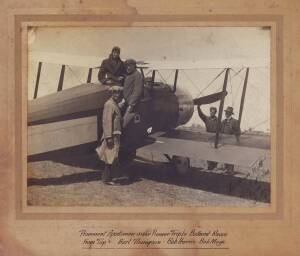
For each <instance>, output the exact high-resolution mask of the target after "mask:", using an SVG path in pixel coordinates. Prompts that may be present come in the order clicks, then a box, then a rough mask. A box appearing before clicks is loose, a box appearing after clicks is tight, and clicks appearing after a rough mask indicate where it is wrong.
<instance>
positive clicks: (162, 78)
mask: <svg viewBox="0 0 300 256" xmlns="http://www.w3.org/2000/svg"><path fill="white" fill-rule="evenodd" d="M157 74H158V75H159V76H160V78H161V80H162V81H163V82H164V83H167V81H166V80H165V79H164V77H163V76H162V74H161V73H160V72H159V71H158V70H157Z"/></svg>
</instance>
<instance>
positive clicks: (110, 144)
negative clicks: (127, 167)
mask: <svg viewBox="0 0 300 256" xmlns="http://www.w3.org/2000/svg"><path fill="white" fill-rule="evenodd" d="M109 91H110V93H111V97H110V99H109V100H108V101H106V103H105V104H104V109H103V117H102V128H103V136H102V139H101V140H102V143H101V146H100V147H98V148H97V149H96V151H97V153H98V156H99V158H100V160H102V161H104V162H105V168H104V171H103V173H102V181H103V182H105V183H106V184H109V185H114V184H115V183H114V182H113V181H112V179H113V178H114V177H113V176H114V174H115V172H116V171H117V169H118V168H119V151H120V139H121V131H122V114H121V110H120V108H119V106H118V103H119V102H120V101H121V99H122V87H120V86H116V85H115V86H112V87H110V88H109Z"/></svg>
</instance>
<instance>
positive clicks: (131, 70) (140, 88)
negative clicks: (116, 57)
mask: <svg viewBox="0 0 300 256" xmlns="http://www.w3.org/2000/svg"><path fill="white" fill-rule="evenodd" d="M125 66H126V72H127V76H126V78H125V80H124V86H123V96H124V100H125V103H126V106H125V107H126V111H125V114H124V122H123V127H126V126H127V124H128V123H129V122H130V121H131V120H132V118H133V117H134V115H135V110H136V107H137V105H138V104H139V102H140V100H141V98H142V97H143V95H144V79H143V76H142V74H141V73H140V72H139V71H138V70H137V69H136V61H135V60H133V59H128V60H126V61H125Z"/></svg>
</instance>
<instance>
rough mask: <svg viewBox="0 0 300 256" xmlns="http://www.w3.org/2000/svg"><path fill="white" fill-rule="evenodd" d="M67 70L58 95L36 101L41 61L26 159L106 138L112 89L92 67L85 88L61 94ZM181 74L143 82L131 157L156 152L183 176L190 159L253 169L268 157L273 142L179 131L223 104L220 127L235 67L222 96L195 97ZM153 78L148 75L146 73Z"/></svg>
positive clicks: (131, 129)
mask: <svg viewBox="0 0 300 256" xmlns="http://www.w3.org/2000/svg"><path fill="white" fill-rule="evenodd" d="M65 67H66V65H62V66H61V72H60V77H59V80H58V85H57V92H56V93H53V94H49V95H46V96H43V97H37V95H38V89H39V80H40V76H41V70H42V62H39V65H38V71H37V76H36V84H35V91H34V99H32V100H30V101H29V102H28V120H27V121H28V127H29V128H28V155H29V156H33V155H39V154H45V153H48V152H52V151H56V150H61V149H67V148H71V147H76V146H79V145H83V144H90V145H91V147H94V148H95V147H96V146H97V143H99V140H100V138H101V135H102V131H101V129H102V128H101V127H102V124H101V122H102V118H101V117H102V109H103V105H104V103H105V101H106V100H107V99H108V97H109V92H108V88H109V86H108V85H102V84H100V83H92V82H91V80H92V74H93V72H97V68H89V70H88V74H87V78H86V83H83V84H80V85H77V86H74V87H72V88H68V89H65V90H63V84H64V73H65ZM138 68H139V69H140V72H141V73H142V74H143V76H144V77H145V75H144V70H145V69H149V67H148V66H147V64H146V63H139V65H138ZM244 70H246V72H245V77H244V83H243V90H242V96H241V100H240V110H239V119H238V120H239V122H241V120H242V113H243V106H244V100H245V96H246V89H247V81H248V74H249V68H245V69H244ZM179 72H180V70H179V69H175V76H174V81H173V83H172V84H167V83H164V82H161V81H159V82H158V81H156V74H157V70H156V69H151V70H150V74H151V75H150V76H149V77H145V93H144V98H143V99H142V100H141V103H140V104H139V107H138V110H137V112H138V113H137V114H136V116H135V117H134V119H133V120H132V121H131V122H130V123H129V124H128V126H127V128H126V131H125V132H124V137H126V139H125V141H126V145H129V146H130V148H131V149H132V150H133V152H136V150H138V151H144V152H156V153H159V154H161V155H164V156H166V158H167V159H168V160H169V161H170V162H172V163H174V164H175V166H176V167H177V168H175V169H176V170H178V171H179V172H180V173H185V172H186V170H187V169H188V168H189V166H190V159H191V158H194V157H195V158H198V159H199V158H200V159H203V160H209V161H215V162H221V163H228V164H234V165H239V166H245V167H253V166H255V165H257V164H259V163H261V161H262V160H264V159H266V158H267V157H268V155H269V150H270V141H269V137H259V136H255V135H246V134H244V135H242V136H241V137H240V141H239V142H237V140H236V138H235V137H234V136H232V135H224V134H220V133H219V131H220V129H218V130H217V132H216V133H215V134H213V133H207V132H204V131H203V132H201V133H197V134H195V133H194V134H193V135H192V136H190V135H188V132H182V131H181V130H178V129H176V128H177V127H178V126H181V125H184V124H186V123H187V122H188V121H189V120H190V119H191V117H192V115H193V112H194V108H195V106H198V105H203V104H210V103H212V102H217V101H219V110H218V127H220V124H221V120H222V114H223V107H224V100H225V97H226V94H227V83H228V76H229V73H230V72H231V68H229V67H228V68H224V69H223V71H222V72H221V73H220V74H219V75H218V77H221V75H224V80H223V82H222V83H223V86H222V89H221V90H220V91H219V92H216V93H213V94H209V95H206V96H203V97H198V98H193V97H192V96H191V95H190V94H189V93H188V92H187V91H185V90H184V86H180V87H179V86H178V84H177V81H178V75H179ZM148 73H149V72H148Z"/></svg>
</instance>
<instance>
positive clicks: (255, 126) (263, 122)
mask: <svg viewBox="0 0 300 256" xmlns="http://www.w3.org/2000/svg"><path fill="white" fill-rule="evenodd" d="M268 121H270V119H269V118H268V119H266V120H264V121H261V122H259V123H257V124H255V125H254V126H252V127H250V128H249V129H247V130H245V131H243V132H242V133H241V134H245V133H247V132H250V131H253V130H254V129H255V128H257V127H259V126H260V125H262V124H265V123H266V122H268Z"/></svg>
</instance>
